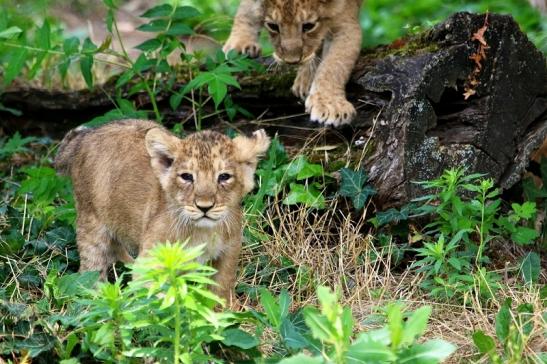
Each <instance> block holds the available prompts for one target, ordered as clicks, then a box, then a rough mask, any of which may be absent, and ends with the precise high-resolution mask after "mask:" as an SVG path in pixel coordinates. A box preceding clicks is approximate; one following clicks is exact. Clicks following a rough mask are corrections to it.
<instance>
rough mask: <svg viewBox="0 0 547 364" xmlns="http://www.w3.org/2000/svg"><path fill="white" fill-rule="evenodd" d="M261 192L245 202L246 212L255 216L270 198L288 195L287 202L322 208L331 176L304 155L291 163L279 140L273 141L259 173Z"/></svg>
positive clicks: (259, 189)
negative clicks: (324, 192) (324, 193)
mask: <svg viewBox="0 0 547 364" xmlns="http://www.w3.org/2000/svg"><path fill="white" fill-rule="evenodd" d="M256 174H257V176H258V178H259V180H258V181H259V184H258V190H257V192H256V193H255V194H253V195H251V196H249V197H248V198H247V199H246V200H245V207H246V210H247V211H248V212H249V213H251V214H253V213H256V212H258V211H262V210H263V209H264V207H265V206H266V201H267V199H268V197H276V196H277V195H279V194H281V193H283V192H286V196H285V197H284V199H283V203H284V204H286V205H297V204H302V205H304V206H307V207H312V208H318V209H322V208H324V207H325V197H324V195H323V192H322V190H323V189H324V188H325V186H326V184H327V182H328V174H327V173H326V172H325V170H324V169H323V166H322V165H320V164H315V163H310V162H309V161H308V159H307V158H306V157H305V156H304V155H299V156H297V157H296V158H294V159H293V160H291V161H289V158H288V156H287V153H286V152H285V148H284V147H283V145H282V144H281V142H280V141H279V139H278V138H277V137H275V138H273V140H272V143H271V145H270V148H269V149H268V152H267V153H266V158H265V159H264V160H262V161H261V162H260V163H259V165H258V168H257V170H256Z"/></svg>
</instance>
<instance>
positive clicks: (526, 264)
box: [520, 252, 541, 284]
mask: <svg viewBox="0 0 547 364" xmlns="http://www.w3.org/2000/svg"><path fill="white" fill-rule="evenodd" d="M520 271H521V273H522V278H523V279H524V282H526V283H527V284H532V283H535V282H537V281H538V279H539V275H540V273H541V258H540V257H539V255H538V254H537V253H536V252H529V253H528V254H527V255H526V256H525V257H524V259H523V260H522V263H521V265H520Z"/></svg>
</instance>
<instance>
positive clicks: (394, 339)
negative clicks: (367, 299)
mask: <svg viewBox="0 0 547 364" xmlns="http://www.w3.org/2000/svg"><path fill="white" fill-rule="evenodd" d="M386 311H387V326H388V328H389V333H390V338H391V347H392V349H398V348H399V346H400V345H401V341H402V340H403V311H402V308H401V305H400V304H396V303H393V304H390V305H389V306H388V307H387V310H386Z"/></svg>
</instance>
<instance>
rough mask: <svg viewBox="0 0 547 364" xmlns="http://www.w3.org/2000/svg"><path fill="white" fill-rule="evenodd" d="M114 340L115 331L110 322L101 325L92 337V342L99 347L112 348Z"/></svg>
mask: <svg viewBox="0 0 547 364" xmlns="http://www.w3.org/2000/svg"><path fill="white" fill-rule="evenodd" d="M114 340H115V330H114V327H113V325H112V323H111V322H107V323H104V324H102V325H101V326H100V327H99V329H98V330H97V331H96V332H95V335H94V337H93V342H95V343H96V344H98V345H101V346H112V345H113V344H114Z"/></svg>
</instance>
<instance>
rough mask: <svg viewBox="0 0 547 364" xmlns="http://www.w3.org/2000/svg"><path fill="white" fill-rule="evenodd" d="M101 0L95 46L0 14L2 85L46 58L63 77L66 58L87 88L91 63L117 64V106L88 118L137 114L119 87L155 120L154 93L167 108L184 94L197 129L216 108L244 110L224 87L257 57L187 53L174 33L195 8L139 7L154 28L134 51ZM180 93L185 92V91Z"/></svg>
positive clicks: (112, 5) (231, 112)
mask: <svg viewBox="0 0 547 364" xmlns="http://www.w3.org/2000/svg"><path fill="white" fill-rule="evenodd" d="M103 2H104V5H105V6H106V8H107V16H106V21H105V23H106V28H107V30H108V32H109V35H108V37H107V38H106V39H105V40H104V41H103V43H102V44H101V45H99V46H97V45H95V44H93V43H92V41H91V40H90V39H89V38H86V39H84V40H83V42H80V40H79V39H78V38H75V37H71V38H67V39H63V38H62V37H60V36H59V33H60V31H59V29H58V28H56V27H52V25H51V22H50V21H49V20H47V19H45V20H44V21H43V24H42V26H41V27H36V28H33V26H32V25H29V24H27V25H26V26H27V27H28V28H25V29H22V28H21V27H19V26H17V25H11V24H10V19H9V18H8V19H3V21H0V50H2V49H6V54H7V57H0V67H2V66H3V67H4V69H5V73H4V76H5V77H4V85H5V86H8V85H9V84H11V83H12V82H13V80H14V79H15V78H16V77H18V76H20V75H21V74H23V73H25V74H26V76H27V77H28V78H30V79H32V78H35V77H37V75H38V74H39V71H43V72H45V69H46V68H47V67H46V66H44V65H48V64H50V63H57V64H58V65H59V66H58V67H57V69H58V72H59V74H60V76H61V79H62V80H65V79H66V77H67V74H68V72H69V70H70V69H71V65H72V64H73V63H76V62H77V63H78V64H79V70H80V73H81V75H82V77H83V79H84V81H85V84H86V85H87V87H89V88H91V87H93V85H94V83H95V76H94V72H93V70H94V66H95V65H96V64H108V65H113V66H115V67H118V68H121V69H122V70H123V71H122V73H121V74H119V75H118V76H117V81H116V83H115V95H109V97H110V98H111V100H112V102H113V104H114V106H115V107H116V110H115V111H114V112H110V113H109V114H108V115H106V116H105V117H104V118H102V119H96V120H94V124H98V123H100V122H104V121H108V120H112V119H113V118H120V117H135V116H138V117H139V116H140V117H142V116H143V115H142V114H139V113H137V111H136V110H134V107H128V105H127V103H128V102H129V101H128V100H126V99H124V98H122V94H124V97H133V96H135V95H137V94H145V95H146V96H147V99H148V102H149V103H150V105H151V106H152V111H153V113H154V116H155V118H156V120H158V121H161V120H162V115H161V114H160V110H159V107H158V96H160V95H161V94H168V95H170V104H171V107H172V108H173V109H177V108H178V107H179V106H180V103H181V101H182V99H183V98H185V99H187V100H188V101H189V102H190V103H191V105H192V110H193V116H194V120H195V124H196V128H198V129H200V128H201V121H202V120H203V119H205V118H207V117H211V116H214V115H218V114H220V113H222V112H225V113H226V115H227V116H228V117H229V118H230V119H232V118H233V117H234V116H235V115H236V114H237V113H238V112H240V113H244V114H245V115H247V116H249V114H248V113H247V112H246V111H245V110H243V109H242V108H240V107H238V106H237V105H235V104H234V103H233V101H232V99H231V97H230V96H229V95H228V87H229V86H231V87H239V84H238V82H237V80H236V78H235V77H234V75H233V74H234V73H236V72H238V73H250V72H254V71H260V70H261V69H262V68H261V67H260V66H259V65H258V64H257V63H256V62H254V61H251V60H248V59H246V58H245V57H244V56H241V55H236V54H235V53H234V54H230V55H228V56H227V57H225V56H224V54H223V53H222V52H221V51H219V52H217V54H216V55H215V56H214V57H201V56H200V55H197V54H188V53H186V52H185V48H184V44H183V41H182V40H181V37H182V36H186V35H191V34H193V33H194V30H193V29H192V27H191V26H190V25H191V24H192V23H193V22H194V19H195V18H197V17H199V16H200V13H199V12H198V11H197V10H196V9H195V8H193V7H191V6H179V5H177V4H176V3H175V4H174V5H170V4H161V5H157V6H155V7H153V8H151V9H149V10H147V11H146V12H144V13H143V14H142V15H141V17H142V18H143V19H144V20H145V21H146V22H145V24H142V25H141V26H140V27H139V28H138V30H140V31H143V32H150V33H153V34H154V37H153V38H151V39H148V40H147V41H145V42H143V43H141V44H139V45H137V46H136V48H137V49H139V50H140V51H142V53H141V54H140V55H139V56H138V57H137V58H136V59H133V58H132V57H130V55H129V53H128V51H127V49H126V47H125V45H124V42H123V39H122V38H121V37H120V32H119V29H118V23H117V20H116V17H115V14H116V11H117V10H118V6H119V5H118V2H117V1H115V0H104V1H103ZM0 20H1V19H0ZM112 39H117V40H118V41H119V46H120V47H119V48H120V49H121V50H120V51H115V50H114V49H113V48H111V47H110V46H111V42H112ZM175 51H180V52H181V56H180V57H179V62H178V64H175V65H171V64H170V63H169V62H168V57H169V56H170V55H172V54H173V53H174V52H175ZM105 56H106V57H105ZM203 67H205V68H206V70H205V71H202V70H201V69H202V68H203ZM42 68H43V69H44V70H42ZM166 75H167V76H168V77H166V78H167V80H166V81H165V79H162V77H164V76H166ZM180 79H184V80H185V81H186V82H187V84H186V86H184V87H182V88H181V87H180V86H179V85H178V82H180ZM205 90H207V93H205ZM194 92H196V94H195V93H194ZM187 94H191V95H190V97H188V96H186V95H187ZM210 100H212V101H213V102H214V107H215V112H213V113H211V114H209V115H204V114H203V111H204V107H205V106H206V104H207V103H208V102H209V101H210ZM221 104H222V105H223V108H222V109H221V108H220V106H221Z"/></svg>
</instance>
